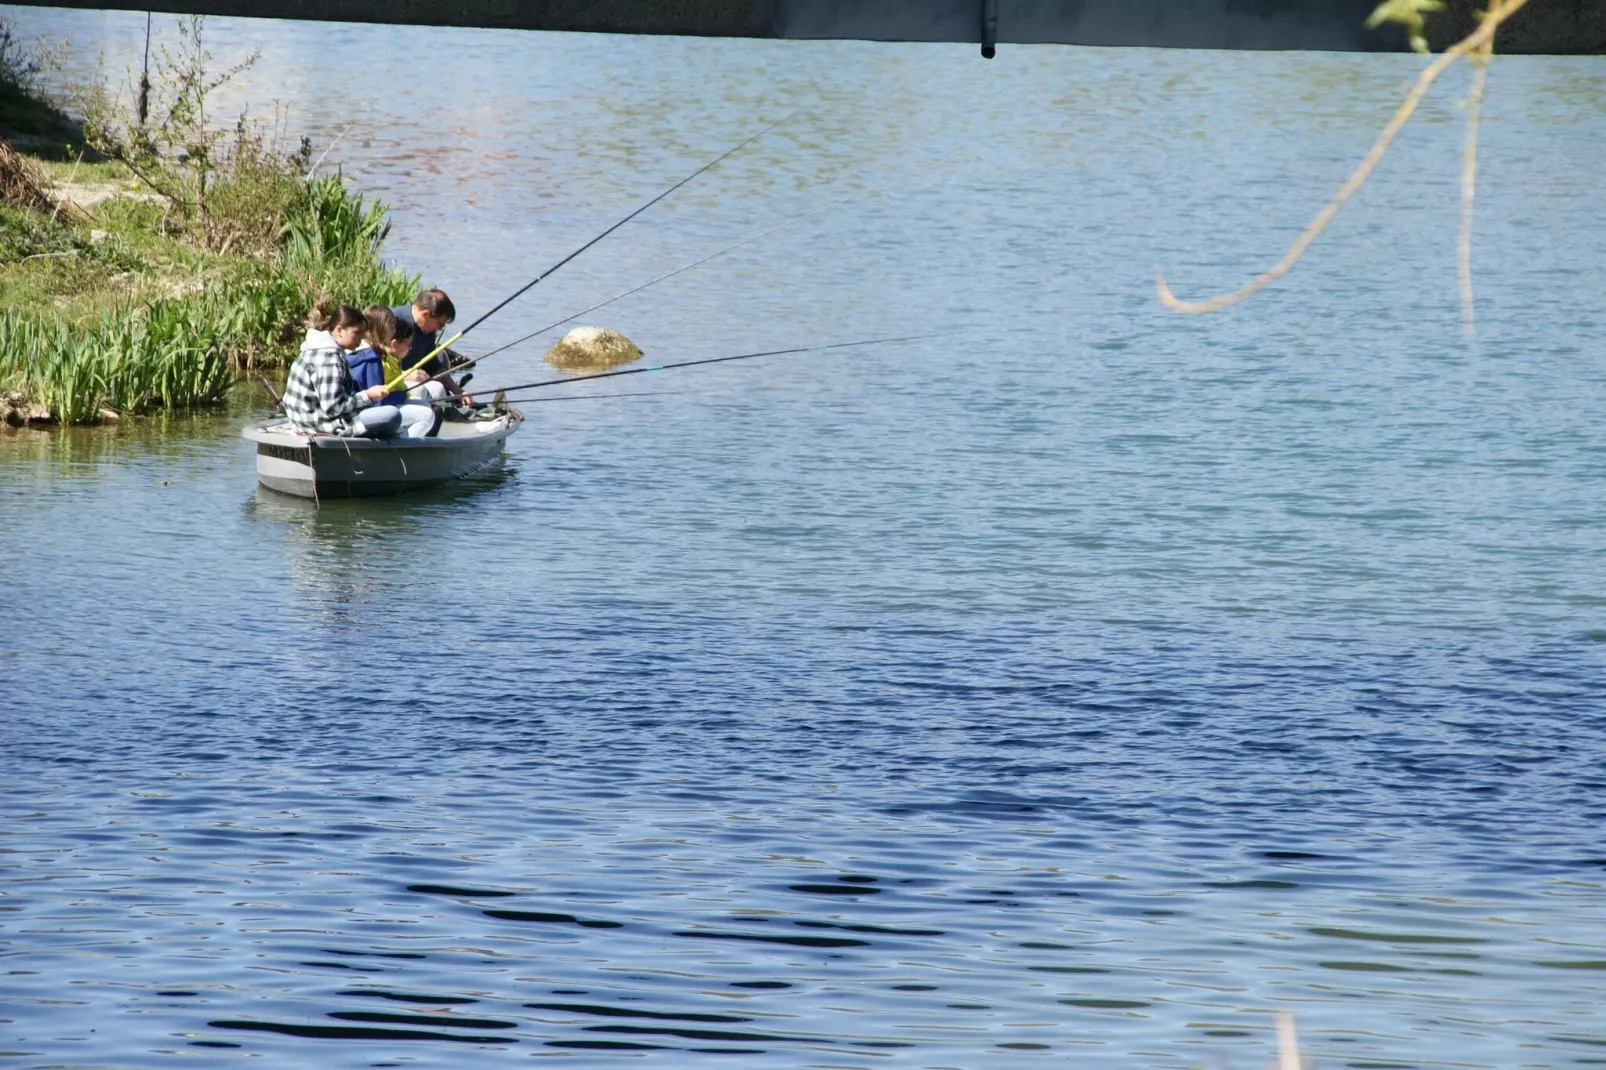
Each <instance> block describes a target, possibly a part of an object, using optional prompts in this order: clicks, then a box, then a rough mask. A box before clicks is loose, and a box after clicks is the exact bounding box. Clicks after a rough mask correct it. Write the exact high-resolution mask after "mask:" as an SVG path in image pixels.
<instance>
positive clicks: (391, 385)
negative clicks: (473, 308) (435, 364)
mask: <svg viewBox="0 0 1606 1070" xmlns="http://www.w3.org/2000/svg"><path fill="white" fill-rule="evenodd" d="M484 318H485V317H484V316H481V317H480V319H484ZM469 326H470V327H472V326H473V324H469ZM467 333H468V327H465V328H463V329H462V330H461V331H458V332H457V333H456V334H454V335H452V336H451V337H450V338H448V339H446V341H444V342H442V343H441V344H440V345H438V346H436V347H435V348H434V349H432V350H430V351H429V352H428V353H426V354H425V355H424V357H423V359H422V360H419V361H416V362H414V364H413V366H412V367H411V368H408V369H407V370H406V371H404V372H401V373H399V374H398V375H397V376H396V378H394V379H392V380H391V381H390V382H388V383H386V384H385V393H387V394H388V393H390V392H391V391H392V390H399V389H400V388H401V386H402V384H403V383H405V382H406V381H407V377H408V376H409V375H411V374H413V373H414V372H416V371H422V370H423V368H424V365H426V364H428V363H429V362H430V361H432V360H434V359H435V358H436V357H438V356H440V355H441V354H442V353H444V352H445V351H446V347H447V346H449V345H451V344H452V343H453V342H455V341H457V340H458V339H459V338H461V337H463V336H464V335H465V334H467ZM447 363H448V364H450V363H451V361H450V360H448V361H447ZM450 371H451V369H450V368H447V369H446V372H442V373H441V374H442V375H445V374H446V373H447V372H450ZM439 377H440V376H436V378H439ZM429 381H430V380H428V379H426V380H425V382H429Z"/></svg>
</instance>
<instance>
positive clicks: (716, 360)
mask: <svg viewBox="0 0 1606 1070" xmlns="http://www.w3.org/2000/svg"><path fill="white" fill-rule="evenodd" d="M951 333H953V332H943V333H937V334H906V335H901V336H899V337H896V338H867V339H864V340H863V341H858V342H832V343H830V344H828V345H817V346H795V347H793V348H791V349H766V350H763V351H761V352H758V353H738V354H736V355H735V356H730V357H705V358H703V359H702V360H682V361H678V362H676V363H674V364H654V365H651V366H650V367H646V368H624V369H621V370H619V371H611V372H593V373H591V374H590V375H571V376H568V377H566V378H563V379H542V380H540V381H539V382H534V383H518V384H516V385H514V386H504V387H499V388H497V389H496V390H495V392H494V393H495V394H500V395H505V394H507V393H508V392H509V391H512V390H535V389H537V388H538V387H543V386H562V385H563V384H565V383H583V382H585V381H586V380H588V379H613V378H616V377H617V376H621V375H642V374H644V373H646V372H663V371H669V370H670V369H672V368H691V367H695V366H696V365H699V364H723V363H725V362H726V361H731V360H751V359H753V358H754V357H779V356H785V355H787V354H791V353H820V352H823V351H825V350H827V349H850V348H852V347H854V346H873V345H887V344H891V343H893V342H916V341H920V340H921V339H925V338H941V337H943V336H944V334H951ZM502 400H503V401H529V400H531V399H529V398H507V397H503V398H502ZM433 404H436V405H455V404H456V400H455V399H453V398H444V399H441V400H438V401H435V402H433Z"/></svg>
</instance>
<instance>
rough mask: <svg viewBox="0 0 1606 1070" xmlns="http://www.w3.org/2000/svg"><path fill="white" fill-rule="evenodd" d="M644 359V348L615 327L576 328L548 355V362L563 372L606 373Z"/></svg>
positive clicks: (547, 353)
mask: <svg viewBox="0 0 1606 1070" xmlns="http://www.w3.org/2000/svg"><path fill="white" fill-rule="evenodd" d="M640 356H641V347H639V346H637V345H636V343H634V342H632V341H631V340H630V339H628V338H626V337H625V336H624V335H622V334H620V333H619V332H618V331H616V330H614V329H613V328H611V327H576V328H575V329H574V330H572V331H570V332H569V333H568V334H566V335H564V336H563V340H562V341H561V342H559V343H558V344H557V345H555V346H553V347H552V348H551V349H549V350H547V351H546V362H547V363H548V364H550V365H552V366H553V367H554V368H557V369H559V370H560V371H566V372H605V371H607V370H608V369H609V368H617V367H619V365H621V364H629V363H630V362H631V361H633V360H636V359H637V358H639V357H640Z"/></svg>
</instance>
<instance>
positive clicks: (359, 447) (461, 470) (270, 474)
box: [240, 405, 524, 498]
mask: <svg viewBox="0 0 1606 1070" xmlns="http://www.w3.org/2000/svg"><path fill="white" fill-rule="evenodd" d="M447 417H448V418H447V419H444V420H442V421H441V426H440V432H439V433H438V434H437V435H436V436H434V437H431V438H383V439H376V438H347V437H344V436H340V435H304V434H301V433H300V432H297V431H293V430H291V428H290V425H289V423H287V422H286V421H285V420H284V419H282V418H279V419H274V420H267V421H263V422H260V423H254V424H251V425H249V426H247V427H246V428H245V430H243V431H242V432H240V433H241V435H242V436H243V437H245V438H246V439H248V440H250V441H252V442H255V443H256V447H257V479H258V480H260V481H261V483H262V485H263V486H265V487H268V488H269V489H271V490H276V491H279V492H280V493H283V494H293V495H295V496H296V497H298V498H359V497H366V496H369V495H377V494H399V493H401V492H403V491H409V490H418V489H420V488H423V487H434V486H438V485H440V484H442V483H447V482H450V481H451V480H454V479H460V478H462V477H463V476H466V475H470V474H472V473H474V472H477V471H479V470H480V469H481V468H484V467H485V466H486V465H487V464H490V463H491V462H492V461H493V460H495V459H496V457H497V455H498V454H500V453H501V452H502V443H503V442H504V441H506V440H507V437H508V436H509V435H511V434H512V433H513V432H515V431H517V430H518V429H519V425H521V424H522V423H524V416H523V414H521V413H520V412H519V411H518V410H517V409H514V408H510V407H508V406H506V405H501V406H499V407H497V408H496V409H495V410H494V411H491V410H481V413H480V414H476V415H475V416H472V417H469V418H464V417H462V416H461V415H459V414H458V413H455V412H452V413H448V414H447Z"/></svg>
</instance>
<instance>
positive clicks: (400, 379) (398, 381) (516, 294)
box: [385, 112, 797, 390]
mask: <svg viewBox="0 0 1606 1070" xmlns="http://www.w3.org/2000/svg"><path fill="white" fill-rule="evenodd" d="M796 114H797V113H796V112H792V113H791V114H789V115H786V116H783V117H782V118H780V119H778V120H776V121H775V122H773V123H771V124H770V125H768V126H766V127H765V128H764V129H762V130H760V131H759V132H758V133H756V134H754V135H753V136H752V137H750V138H748V139H747V140H746V141H743V142H742V143H741V144H739V145H737V146H736V147H735V148H733V149H730V150H728V151H726V152H725V153H724V154H723V155H721V156H719V157H718V158H717V159H714V160H710V161H709V162H708V163H705V164H703V166H701V167H699V168H698V169H697V170H695V171H693V172H692V173H691V174H689V175H687V176H686V177H685V178H683V179H681V180H680V181H679V182H676V183H675V184H674V185H673V186H670V187H669V188H668V189H666V190H664V191H663V192H662V193H660V194H658V196H656V197H654V198H653V199H652V200H650V201H648V202H647V203H646V204H644V205H642V206H641V207H640V208H637V209H636V210H635V211H634V212H631V213H630V214H629V215H627V216H625V217H624V218H623V219H621V220H619V222H617V223H615V224H614V225H613V226H611V227H609V228H608V229H607V230H605V231H603V232H602V233H601V234H598V235H597V236H596V237H595V238H592V239H591V240H590V241H588V242H586V243H585V244H584V245H582V246H580V248H578V249H576V250H575V251H574V252H572V253H570V254H569V255H568V256H566V257H564V258H563V259H562V260H559V261H558V262H557V263H556V264H553V265H552V266H551V267H549V268H547V269H546V270H545V271H543V272H541V274H539V275H537V276H536V277H535V278H533V279H531V280H530V281H529V282H527V283H525V284H524V285H523V286H521V287H519V288H518V289H517V290H515V291H513V293H512V294H511V295H509V296H508V297H507V298H505V299H503V300H502V301H501V302H500V303H499V304H497V305H495V306H493V307H492V308H491V310H490V311H489V312H486V313H485V314H484V315H482V316H480V317H479V318H478V319H476V320H474V321H473V322H472V323H470V324H469V325H468V326H467V327H464V328H463V329H462V330H460V331H458V332H457V333H456V334H454V335H452V337H450V338H448V339H447V340H446V341H444V342H442V343H441V344H440V345H438V346H436V347H435V348H434V350H433V351H431V352H430V353H429V354H428V355H427V356H425V357H424V358H423V359H422V360H419V361H417V362H415V363H414V365H413V367H415V368H416V367H419V366H421V365H424V364H427V363H429V362H430V361H431V360H433V359H434V358H435V357H436V356H437V355H439V354H440V353H441V351H442V350H444V349H446V347H447V346H449V345H451V344H452V343H453V342H455V341H457V340H458V339H460V338H462V337H463V336H464V335H465V334H467V333H468V332H469V331H472V330H473V329H474V328H476V327H478V326H479V325H480V324H482V323H484V322H485V321H486V320H488V319H490V318H491V317H492V316H494V315H496V313H498V312H500V311H501V310H502V309H504V308H506V307H507V306H508V305H510V304H512V303H513V302H514V301H515V300H517V299H518V298H520V297H522V296H524V295H525V294H526V293H528V292H529V291H530V290H531V289H533V288H534V287H535V286H536V284H538V283H539V282H540V281H541V280H542V279H545V278H546V277H548V276H549V275H551V274H552V273H554V272H555V271H557V270H558V269H559V268H561V267H563V266H564V265H565V264H567V263H568V262H569V261H571V260H573V259H574V258H575V257H577V256H579V255H580V254H581V253H583V252H585V251H586V250H587V249H589V248H591V247H592V246H593V245H595V244H597V243H598V242H599V241H601V240H602V239H603V238H606V237H607V236H608V235H610V234H612V233H613V232H614V231H616V230H618V229H619V228H620V227H622V226H624V225H625V224H626V223H628V222H630V221H631V220H632V219H634V218H636V217H637V216H638V215H640V214H641V213H643V212H645V211H646V210H647V209H649V208H651V207H652V206H653V205H655V204H657V203H658V202H659V201H661V200H663V199H664V198H665V197H667V196H669V195H670V194H671V193H673V192H675V191H676V190H677V189H679V188H680V187H682V186H684V185H685V184H686V183H688V182H690V181H691V180H692V179H694V178H696V177H697V176H698V175H700V174H702V173H703V172H705V171H709V170H712V169H713V168H714V167H715V166H717V165H718V164H721V163H723V162H725V161H726V160H728V159H730V158H731V157H732V156H735V155H736V154H737V153H738V152H741V151H742V150H743V149H745V148H747V146H749V145H751V144H752V143H753V142H755V141H757V140H758V139H759V138H761V137H763V136H764V135H765V134H768V133H769V132H770V131H772V130H774V129H775V128H776V127H778V126H780V125H781V124H783V123H785V122H787V121H788V120H790V119H791V118H792V116H793V115H796ZM581 314H582V315H583V314H584V313H581ZM411 370H412V369H408V371H409V372H410V371H411ZM406 379H407V373H403V374H401V375H398V376H397V377H396V378H395V379H394V380H393V381H391V382H389V383H387V384H385V385H386V387H387V388H388V389H390V390H395V389H397V388H398V387H400V386H401V385H402V384H403V383H404V382H406Z"/></svg>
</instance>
